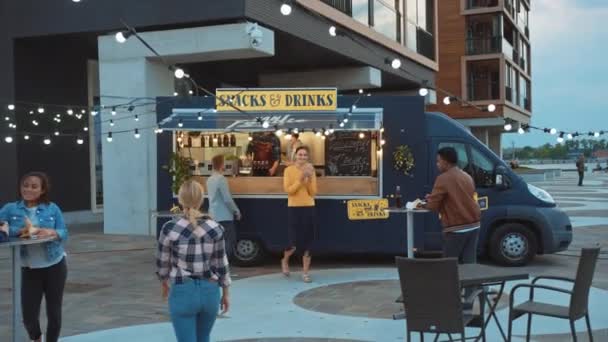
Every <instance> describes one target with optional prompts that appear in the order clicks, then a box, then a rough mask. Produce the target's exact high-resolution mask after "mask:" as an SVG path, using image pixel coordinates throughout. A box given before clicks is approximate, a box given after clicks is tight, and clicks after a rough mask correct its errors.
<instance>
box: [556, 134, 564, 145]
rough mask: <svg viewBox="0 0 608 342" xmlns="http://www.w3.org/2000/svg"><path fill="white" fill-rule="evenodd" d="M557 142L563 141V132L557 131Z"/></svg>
mask: <svg viewBox="0 0 608 342" xmlns="http://www.w3.org/2000/svg"><path fill="white" fill-rule="evenodd" d="M557 142H558V143H562V142H564V132H559V137H557Z"/></svg>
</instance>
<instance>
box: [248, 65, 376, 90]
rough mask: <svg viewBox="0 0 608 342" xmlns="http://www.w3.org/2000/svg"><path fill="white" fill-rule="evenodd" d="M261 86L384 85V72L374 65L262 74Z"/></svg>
mask: <svg viewBox="0 0 608 342" xmlns="http://www.w3.org/2000/svg"><path fill="white" fill-rule="evenodd" d="M259 84H260V86H261V87H267V88H272V87H294V88H297V87H338V89H339V90H354V89H371V88H379V87H382V73H381V72H380V70H379V69H376V68H372V67H351V68H334V69H323V70H310V71H300V72H283V73H275V74H262V75H260V76H259Z"/></svg>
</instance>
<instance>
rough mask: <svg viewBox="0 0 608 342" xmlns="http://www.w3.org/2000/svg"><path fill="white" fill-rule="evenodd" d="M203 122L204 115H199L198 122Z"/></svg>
mask: <svg viewBox="0 0 608 342" xmlns="http://www.w3.org/2000/svg"><path fill="white" fill-rule="evenodd" d="M202 120H203V114H201V113H198V121H202Z"/></svg>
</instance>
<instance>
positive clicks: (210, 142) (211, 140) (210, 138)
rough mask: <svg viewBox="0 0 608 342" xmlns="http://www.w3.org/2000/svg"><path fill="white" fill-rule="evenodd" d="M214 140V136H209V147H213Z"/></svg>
mask: <svg viewBox="0 0 608 342" xmlns="http://www.w3.org/2000/svg"><path fill="white" fill-rule="evenodd" d="M214 139H215V134H214V135H213V136H211V135H210V136H209V147H213V140H214Z"/></svg>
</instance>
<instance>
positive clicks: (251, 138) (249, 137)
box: [247, 133, 253, 141]
mask: <svg viewBox="0 0 608 342" xmlns="http://www.w3.org/2000/svg"><path fill="white" fill-rule="evenodd" d="M247 140H249V141H251V140H253V137H252V136H251V133H249V135H248V136H247Z"/></svg>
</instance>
